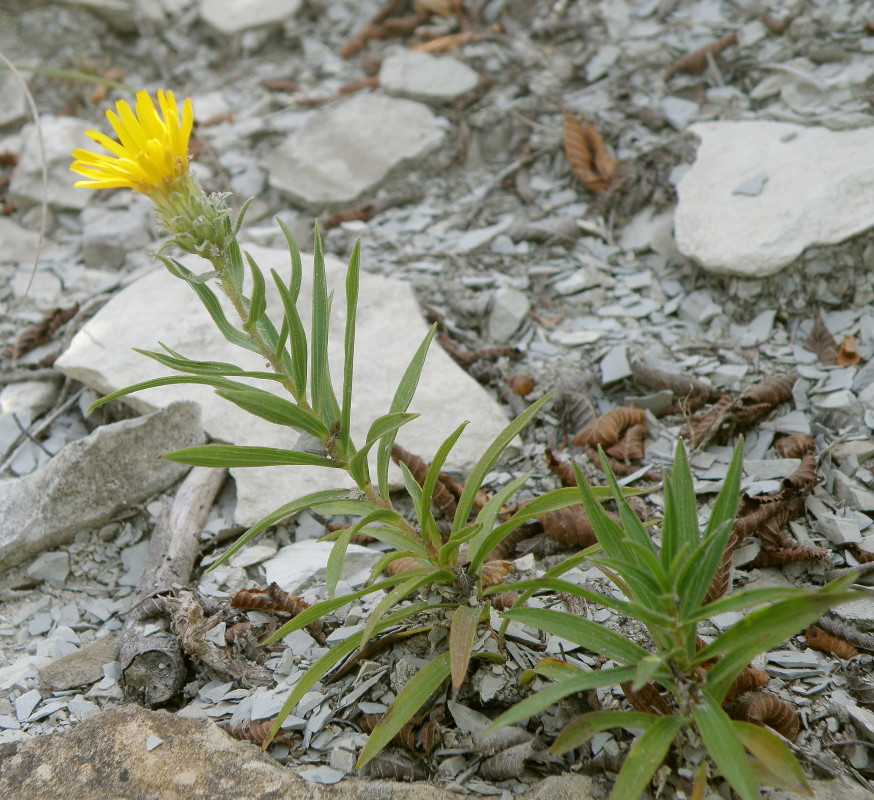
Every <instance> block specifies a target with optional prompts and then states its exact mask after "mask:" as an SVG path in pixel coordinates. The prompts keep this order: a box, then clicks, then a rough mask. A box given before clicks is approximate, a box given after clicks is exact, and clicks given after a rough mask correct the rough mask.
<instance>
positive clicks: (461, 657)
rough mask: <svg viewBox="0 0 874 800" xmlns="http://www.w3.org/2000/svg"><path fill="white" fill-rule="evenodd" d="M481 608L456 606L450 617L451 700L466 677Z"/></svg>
mask: <svg viewBox="0 0 874 800" xmlns="http://www.w3.org/2000/svg"><path fill="white" fill-rule="evenodd" d="M481 615H482V608H480V607H478V606H458V608H456V609H455V613H454V614H453V615H452V623H451V624H450V627H449V661H450V666H451V671H452V700H453V702H454V701H455V699H456V698H457V697H458V690H459V689H461V684H462V683H464V678H465V676H466V675H467V665H468V664H469V663H470V655H471V653H472V652H473V643H474V641H476V629H477V626H478V625H479V620H480V616H481Z"/></svg>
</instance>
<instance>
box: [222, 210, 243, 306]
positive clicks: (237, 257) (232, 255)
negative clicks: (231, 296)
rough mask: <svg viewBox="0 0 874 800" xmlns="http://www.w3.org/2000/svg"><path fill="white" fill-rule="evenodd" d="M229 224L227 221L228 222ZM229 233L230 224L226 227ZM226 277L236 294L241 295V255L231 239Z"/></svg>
mask: <svg viewBox="0 0 874 800" xmlns="http://www.w3.org/2000/svg"><path fill="white" fill-rule="evenodd" d="M228 222H229V221H228ZM227 228H228V233H230V224H228V226H227ZM226 252H227V256H228V257H227V262H226V263H227V275H228V279H229V280H230V281H231V283H232V284H233V286H234V288H235V289H236V291H237V294H242V293H243V277H244V275H245V270H244V267H243V254H242V251H241V250H240V245H239V243H238V242H237V240H236V239H233V238H231V239H230V241H229V242H228V247H227V251H226Z"/></svg>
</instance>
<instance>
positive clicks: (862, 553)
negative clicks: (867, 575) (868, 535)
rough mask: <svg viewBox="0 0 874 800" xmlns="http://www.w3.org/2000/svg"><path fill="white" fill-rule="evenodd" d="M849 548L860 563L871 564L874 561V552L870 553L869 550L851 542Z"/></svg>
mask: <svg viewBox="0 0 874 800" xmlns="http://www.w3.org/2000/svg"><path fill="white" fill-rule="evenodd" d="M847 550H849V551H850V552H851V553H852V554H853V558H855V559H856V561H858V562H859V563H860V564H870V563H871V562H872V561H874V553H869V552H868V551H867V550H863V549H862V548H861V547H859V545H857V544H851V545H850V546H849V547H848V548H847Z"/></svg>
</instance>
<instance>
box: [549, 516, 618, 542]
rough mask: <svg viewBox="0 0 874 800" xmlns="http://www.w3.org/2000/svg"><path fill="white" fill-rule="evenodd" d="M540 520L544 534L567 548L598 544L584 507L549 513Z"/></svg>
mask: <svg viewBox="0 0 874 800" xmlns="http://www.w3.org/2000/svg"><path fill="white" fill-rule="evenodd" d="M611 516H613V515H612V514H611ZM614 519H616V517H614ZM538 520H539V522H540V524H541V526H542V527H543V532H544V533H545V534H546V535H547V536H548V537H549V538H550V539H553V540H555V541H556V542H561V544H563V545H565V546H567V547H578V548H580V549H583V548H586V547H591V546H592V545H593V544H597V543H598V537H597V536H596V535H595V529H594V528H593V527H592V523H591V522H589V518H588V517H587V516H586V512H585V511H584V510H583V508H582V506H570V507H569V508H559V509H557V510H556V511H548V512H547V513H546V514H541V515H540V516H539V517H538Z"/></svg>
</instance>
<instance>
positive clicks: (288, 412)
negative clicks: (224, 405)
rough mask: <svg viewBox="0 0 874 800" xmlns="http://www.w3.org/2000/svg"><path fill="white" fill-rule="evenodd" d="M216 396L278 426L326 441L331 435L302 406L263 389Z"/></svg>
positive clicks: (219, 390) (234, 390)
mask: <svg viewBox="0 0 874 800" xmlns="http://www.w3.org/2000/svg"><path fill="white" fill-rule="evenodd" d="M216 394H217V395H218V396H219V397H223V398H224V399H225V400H229V401H230V402H232V403H233V404H234V405H237V406H239V407H240V408H242V409H243V410H244V411H248V412H249V413H250V414H254V415H255V416H256V417H261V418H262V419H266V420H267V421H268V422H273V423H275V424H276V425H285V426H287V427H289V428H294V430H296V431H302V432H304V433H309V434H311V435H312V436H315V437H316V439H321V440H322V441H325V440H326V439H327V438H328V437H329V436H330V435H331V434H330V431H329V430H328V429H327V428H326V427H325V425H324V423H323V422H322V421H321V420H320V419H317V418H316V417H315V416H313V415H312V414H310V413H309V411H304V410H303V409H302V408H301V407H300V406H296V405H295V404H294V403H291V402H289V401H288V400H285V399H283V398H281V397H277V396H276V395H274V394H270V392H265V391H264V390H263V389H254V388H251V387H249V388H247V389H233V390H232V389H218V390H216Z"/></svg>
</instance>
